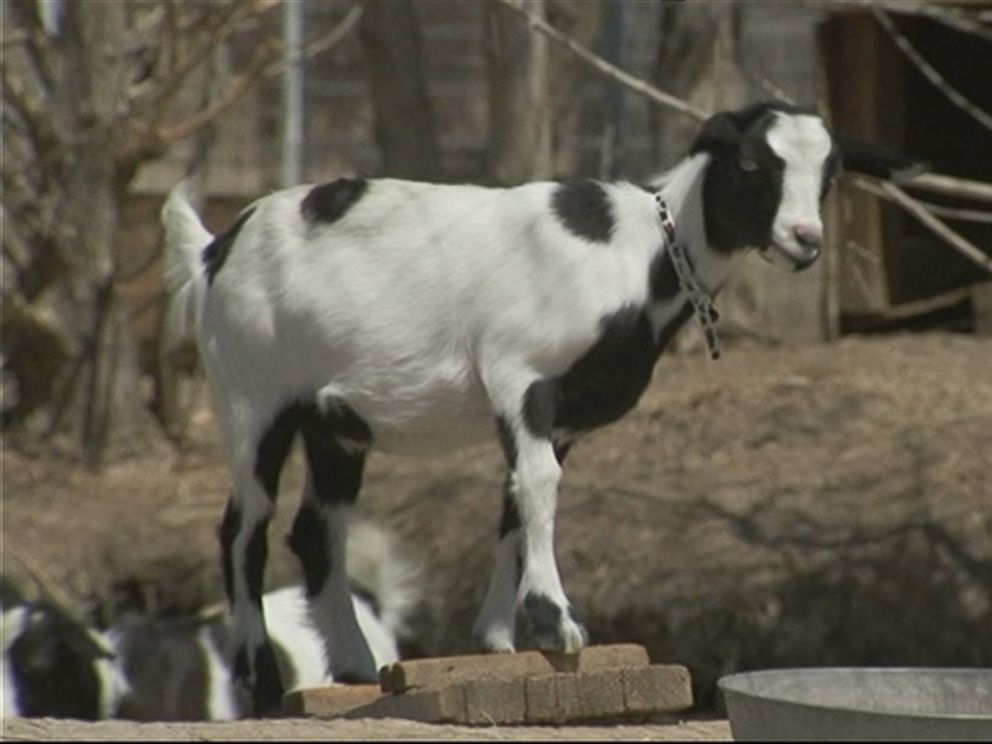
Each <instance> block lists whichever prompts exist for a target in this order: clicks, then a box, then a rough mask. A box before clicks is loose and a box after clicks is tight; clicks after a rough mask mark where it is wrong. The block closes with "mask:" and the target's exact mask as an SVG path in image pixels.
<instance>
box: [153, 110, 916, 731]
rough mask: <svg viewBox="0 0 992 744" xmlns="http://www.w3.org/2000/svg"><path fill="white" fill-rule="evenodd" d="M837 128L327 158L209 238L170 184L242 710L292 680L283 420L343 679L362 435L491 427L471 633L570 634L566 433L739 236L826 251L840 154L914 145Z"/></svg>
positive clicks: (779, 257)
mask: <svg viewBox="0 0 992 744" xmlns="http://www.w3.org/2000/svg"><path fill="white" fill-rule="evenodd" d="M842 145H843V143H842V142H840V141H838V140H837V139H835V138H834V137H832V135H831V133H830V132H829V131H828V129H827V127H826V125H825V124H824V123H823V121H822V120H821V119H820V117H818V116H816V115H815V114H813V113H812V112H810V111H806V110H803V109H798V108H794V107H787V106H782V105H775V104H758V105H754V106H751V107H748V108H746V109H743V110H740V111H735V112H724V113H721V114H717V115H715V116H713V117H711V118H710V119H709V120H707V121H706V122H705V124H704V125H703V127H702V130H701V132H700V133H699V135H698V137H697V138H696V140H695V142H694V144H693V146H692V150H691V153H690V154H689V156H688V157H686V158H685V159H684V160H683V161H682V162H680V163H679V164H678V165H677V166H676V167H675V168H674V169H673V170H671V171H670V172H668V173H667V174H665V175H664V176H663V177H662V178H660V179H659V180H658V182H657V184H656V185H655V186H656V187H655V188H642V187H640V186H637V185H634V184H632V183H627V182H614V183H605V182H599V181H594V180H580V181H573V182H565V183H553V182H540V183H528V184H524V185H521V186H516V187H512V188H483V187H480V186H473V185H439V184H428V183H417V182H411V181H403V180H395V179H389V178H383V179H374V180H373V179H364V178H340V179H338V180H336V181H333V182H330V183H325V184H321V185H316V186H314V185H304V186H298V187H294V188H289V189H286V190H282V191H277V192H275V193H272V194H270V195H268V196H265V197H263V198H261V199H259V200H257V201H256V202H254V203H253V204H251V205H250V206H248V207H247V208H246V209H245V210H244V211H243V212H241V214H240V215H239V216H238V218H237V220H236V221H235V222H234V224H233V226H232V227H231V228H230V229H228V230H227V231H226V232H224V233H222V234H220V235H218V236H216V237H215V236H213V235H212V234H210V233H209V232H208V231H207V230H206V228H205V227H204V226H203V225H202V223H201V222H200V220H199V218H198V217H197V215H196V214H195V212H194V211H193V210H192V208H191V207H190V206H189V203H188V201H187V200H186V199H185V198H184V196H183V193H182V189H181V188H177V189H175V190H174V191H173V193H172V194H171V195H170V197H169V198H168V199H167V201H166V203H165V205H164V207H163V210H162V220H163V223H164V225H165V228H166V235H167V245H168V252H169V256H170V258H169V265H170V269H169V271H170V287H171V292H172V294H173V310H172V315H173V322H174V323H179V324H182V323H192V324H193V325H194V326H195V330H196V333H197V338H198V345H199V349H200V352H201V356H202V359H203V362H204V367H205V371H206V375H207V379H208V383H209V386H210V389H211V395H212V400H213V403H214V407H215V410H216V413H217V416H218V419H219V423H220V428H221V430H222V432H223V434H224V440H225V443H226V452H227V457H228V460H229V464H230V468H231V473H232V478H233V483H234V487H233V493H232V496H231V498H230V501H229V502H228V505H227V508H226V510H225V514H224V516H223V519H222V522H221V526H220V529H219V536H220V542H221V547H222V555H223V568H224V576H225V582H226V591H227V596H228V598H229V602H230V606H231V612H232V614H233V618H234V619H233V642H234V645H233V654H234V673H235V675H236V677H237V679H238V680H239V681H240V682H242V683H244V684H245V685H246V686H247V687H248V688H249V689H250V690H251V691H252V694H253V700H254V704H255V710H256V714H259V715H261V714H264V713H266V712H267V711H270V710H273V709H275V708H277V706H278V703H279V699H280V695H281V692H282V687H281V683H280V679H279V673H278V669H277V665H276V660H275V655H274V653H273V652H272V649H271V646H270V644H269V642H268V639H267V636H266V625H265V618H264V614H263V612H262V607H261V603H260V598H261V596H262V575H263V569H264V566H265V560H266V545H267V542H266V540H267V538H266V528H267V525H268V523H269V520H270V518H271V516H272V514H273V511H274V508H275V504H276V497H277V494H278V484H279V474H280V471H281V468H282V466H283V463H284V461H285V459H286V457H287V453H288V451H289V449H290V446H291V444H292V442H293V440H294V438H295V436H296V435H297V434H300V435H301V436H302V440H303V444H304V448H305V453H306V460H307V464H308V476H307V480H306V485H305V487H304V490H303V495H302V499H301V503H300V506H299V510H298V512H297V515H296V517H295V520H294V523H293V527H292V530H291V535H290V540H289V541H290V545H291V547H292V549H293V550H294V551H295V552H296V554H297V556H298V557H299V558H300V560H301V562H302V564H303V570H304V573H305V576H306V587H307V593H308V596H309V600H310V612H311V617H312V618H313V620H314V623H315V625H316V627H317V628H318V629H319V630H320V631H321V634H322V635H323V636H324V638H325V641H326V643H327V646H328V659H329V661H330V665H331V671H332V673H333V675H334V677H335V679H346V680H354V681H362V682H368V681H374V680H375V679H376V667H375V663H374V660H373V658H372V655H371V654H370V652H369V650H368V647H367V644H366V643H365V641H364V640H363V638H362V635H361V633H360V631H359V628H358V626H357V623H356V621H355V618H354V614H353V612H352V609H351V604H350V603H349V602H347V601H345V598H346V597H347V583H346V581H345V575H346V574H345V571H346V565H345V556H344V552H343V550H342V547H341V546H342V545H343V544H344V542H343V539H344V536H345V534H346V527H345V515H346V514H347V513H348V508H349V507H350V506H351V505H352V504H353V503H354V501H355V499H356V497H357V495H358V492H359V488H360V485H361V481H362V473H363V468H364V464H365V460H366V456H367V454H368V452H369V451H370V449H371V448H372V447H373V446H374V447H375V448H377V449H379V450H381V451H385V452H393V453H412V454H421V453H428V452H432V451H438V450H444V449H445V448H449V447H453V446H458V445H462V444H466V443H473V442H477V441H479V440H480V439H484V438H487V437H491V436H495V437H497V438H498V440H499V442H500V443H501V445H502V450H503V453H504V455H505V458H506V461H507V464H508V475H507V479H506V487H505V492H504V503H503V517H502V522H501V524H500V527H499V542H498V546H497V552H496V564H495V569H494V572H493V575H492V578H491V581H490V584H489V588H488V592H487V594H486V597H485V600H484V602H483V605H482V608H481V611H480V613H479V616H478V619H477V620H476V622H475V625H474V626H473V635H474V638H475V640H476V642H477V644H478V646H480V647H481V648H482V649H483V650H488V651H512V650H514V649H515V647H516V644H515V638H514V621H515V613H516V610H517V607H518V605H520V606H522V607H523V610H524V612H525V614H526V616H527V618H528V620H529V623H530V628H531V634H532V638H533V640H534V642H535V644H536V645H537V646H538V647H539V648H544V649H556V650H560V651H564V652H574V651H577V650H578V649H579V648H580V647H582V646H583V645H585V644H586V643H587V640H588V636H587V633H586V630H585V629H584V627H583V626H582V624H581V623H580V621H579V619H578V617H577V615H576V613H575V612H574V611H573V609H572V606H571V604H570V603H569V601H568V599H567V597H566V594H565V592H564V590H563V588H562V584H561V580H560V577H559V573H558V569H557V566H556V563H555V558H554V553H553V531H554V514H555V505H556V499H557V487H558V482H559V478H560V476H561V468H562V464H563V462H564V460H565V457H566V455H567V453H568V452H569V450H570V448H571V446H572V445H573V444H574V442H575V441H576V440H577V439H579V438H580V437H581V436H582V435H584V434H586V433H587V432H590V431H592V430H594V429H597V428H599V427H601V426H604V425H606V424H609V423H611V422H613V421H615V420H617V419H618V418H619V417H620V416H622V415H623V414H624V413H625V412H627V411H628V410H630V409H631V408H632V407H633V406H634V405H635V404H636V402H637V401H638V399H639V397H640V396H641V394H642V393H643V391H644V389H645V388H646V386H647V385H648V383H649V381H650V379H651V376H652V373H653V369H654V366H655V363H656V361H657V359H658V357H659V355H660V354H661V352H662V351H663V350H664V348H665V347H666V345H667V344H668V342H669V341H670V340H671V338H672V337H673V336H674V334H675V333H676V331H678V329H679V328H680V327H681V326H682V325H683V324H684V323H685V322H686V321H687V320H688V319H689V317H690V315H691V314H692V309H693V307H698V308H699V314H700V318H701V320H703V321H704V322H705V323H706V325H707V327H708V330H709V332H710V334H709V335H710V336H715V334H714V333H713V329H712V320H713V315H712V313H710V312H709V311H710V309H711V308H710V307H709V300H710V297H711V296H712V295H713V294H715V293H716V292H717V291H718V290H719V289H720V287H721V286H723V284H724V283H725V282H726V280H727V278H728V276H729V275H730V273H731V270H732V267H733V266H734V264H735V263H736V259H737V258H738V257H740V256H742V255H743V254H744V253H746V252H747V251H746V249H748V248H755V249H757V250H758V252H759V253H760V254H761V255H762V256H763V257H764V258H766V259H767V260H769V261H771V262H772V263H774V264H776V265H778V266H781V267H783V268H786V269H789V270H800V269H802V268H805V267H806V266H808V265H810V264H811V263H812V262H813V261H814V260H815V259H816V257H817V255H818V253H819V251H820V244H821V241H822V232H823V228H822V219H821V215H820V208H821V202H822V201H823V198H824V197H825V195H826V193H827V191H828V189H829V186H830V184H831V182H832V181H833V179H834V176H835V174H836V172H837V168H838V166H839V161H840V160H841V159H845V165H846V166H847V167H848V168H850V169H852V170H861V171H863V172H868V173H871V174H874V175H882V176H887V175H889V174H890V173H891V172H892V170H893V169H894V168H897V167H898V168H902V167H905V166H907V165H909V162H908V161H907V160H906V159H905V158H901V157H899V156H895V155H894V154H891V153H886V152H883V151H880V150H879V151H873V150H871V149H870V148H866V147H859V148H853V150H852V153H853V154H852V157H851V158H850V159H846V158H845V152H843V151H842V150H843V147H842ZM662 217H664V220H663V219H662ZM663 223H664V224H663ZM673 256H680V259H679V260H673ZM680 266H682V267H683V268H687V270H688V271H689V272H690V273H691V275H689V276H685V277H683V278H682V279H681V280H680V278H679V275H678V274H677V273H676V272H677V269H678V268H679V267H680Z"/></svg>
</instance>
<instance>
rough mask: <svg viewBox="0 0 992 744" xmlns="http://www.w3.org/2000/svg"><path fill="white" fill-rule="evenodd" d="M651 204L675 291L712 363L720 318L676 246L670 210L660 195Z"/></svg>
mask: <svg viewBox="0 0 992 744" xmlns="http://www.w3.org/2000/svg"><path fill="white" fill-rule="evenodd" d="M654 200H655V202H656V203H657V205H658V219H659V220H660V221H661V229H662V231H663V232H664V234H665V242H666V243H667V244H668V255H669V256H671V258H672V267H673V268H674V269H675V276H677V277H678V280H679V287H680V288H681V289H682V291H683V292H685V293H686V294H687V295H689V303H690V304H691V305H692V312H693V314H694V315H695V316H696V320H697V321H699V325H700V327H701V328H702V330H703V337H704V338H705V339H706V346H707V348H708V349H709V353H710V359H712V360H714V361H715V360H717V359H719V358H720V354H721V349H720V339H719V337H718V336H717V333H716V322H717V320H719V319H720V315H719V313H717V311H716V308H715V307H714V306H713V298H711V297H710V295H709V293H708V292H707V291H706V290H705V289H703V288H702V286H700V284H699V282H698V281H697V280H696V276H695V274H694V273H693V271H692V262H691V261H690V260H689V255H688V253H687V252H686V246H685V244H684V243H680V242H678V240H677V238H676V233H675V218H674V217H672V213H671V210H669V208H668V205H667V204H666V203H665V200H664V199H662V198H661V194H655V195H654Z"/></svg>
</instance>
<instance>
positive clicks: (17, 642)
mask: <svg viewBox="0 0 992 744" xmlns="http://www.w3.org/2000/svg"><path fill="white" fill-rule="evenodd" d="M351 534H352V538H351V542H352V546H351V547H350V548H349V556H350V557H351V558H352V561H351V563H352V565H353V566H357V568H358V569H359V570H358V571H353V572H352V574H351V576H352V578H353V580H354V581H355V587H356V590H355V591H353V593H352V596H351V600H352V604H353V607H354V609H355V613H356V616H357V618H358V624H359V627H360V628H361V629H362V633H363V635H364V637H365V638H366V639H367V640H368V643H369V648H370V649H371V652H372V655H373V657H374V658H375V660H376V663H377V664H382V665H385V664H391V663H392V662H394V661H396V660H397V659H399V649H398V645H397V641H398V639H400V638H402V637H404V636H405V635H406V634H407V633H408V627H407V626H408V622H409V619H410V616H411V613H412V611H413V609H414V607H415V605H416V604H417V602H418V601H419V598H420V586H419V583H420V577H419V572H418V570H417V569H416V567H415V566H414V565H413V564H411V563H409V562H407V561H406V560H405V559H403V558H402V557H400V556H399V555H398V554H397V553H396V552H395V551H394V547H393V543H392V538H391V537H390V536H389V534H388V533H384V532H382V531H381V530H380V529H379V528H377V527H374V526H372V525H370V524H368V523H364V522H357V523H354V524H352V530H351ZM370 549H375V550H377V551H378V554H371V553H368V552H367V551H368V550H370ZM358 586H361V590H360V591H359V590H357V587H358ZM262 606H263V607H264V610H265V616H266V618H267V619H268V629H269V633H270V636H271V638H272V641H273V645H274V647H275V649H276V655H277V658H278V660H279V670H280V672H281V674H282V679H283V680H285V682H286V684H287V687H289V688H305V687H315V686H320V685H324V684H329V683H332V682H333V681H334V680H332V679H330V678H328V676H327V665H326V663H325V660H324V653H325V647H324V643H323V641H322V640H321V638H320V636H319V635H318V634H317V633H316V631H315V630H314V628H313V627H312V625H311V624H310V621H309V618H308V617H307V611H306V596H305V593H304V591H303V589H302V587H299V586H289V587H284V588H282V589H278V590H275V591H272V592H268V593H267V594H265V595H264V596H263V597H262ZM2 621H3V624H2V629H3V636H2V638H3V655H2V675H3V687H2V690H0V698H2V700H0V702H2V707H0V710H2V714H3V717H8V716H23V717H32V718H33V717H59V718H81V719H87V720H97V719H104V718H124V719H129V720H136V721H204V720H206V721H221V720H230V719H235V718H242V717H244V716H247V715H250V714H251V713H252V711H253V706H252V703H251V700H250V699H245V697H246V696H245V695H244V692H243V690H239V689H237V688H236V687H235V686H234V685H232V680H231V673H230V669H229V667H228V664H227V662H226V660H225V657H226V654H227V647H228V636H229V634H230V627H229V623H228V618H227V617H226V615H222V616H220V617H214V618H210V619H200V618H173V619H150V618H147V617H141V616H136V615H134V616H126V617H124V618H123V619H121V620H120V621H119V622H117V623H115V624H114V625H113V626H112V627H111V628H110V629H108V630H107V631H104V632H100V631H98V630H96V629H94V628H89V627H86V626H85V625H83V624H82V623H80V622H79V621H78V620H75V619H73V618H71V617H69V616H68V615H67V614H66V613H65V612H64V611H62V610H61V609H59V608H58V607H57V606H55V605H53V604H51V603H47V602H30V603H29V602H18V603H17V604H14V605H12V606H7V607H5V608H4V610H3V617H2Z"/></svg>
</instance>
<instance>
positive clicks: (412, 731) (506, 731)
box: [0, 718, 731, 741]
mask: <svg viewBox="0 0 992 744" xmlns="http://www.w3.org/2000/svg"><path fill="white" fill-rule="evenodd" d="M0 728H2V731H0V735H2V737H3V738H4V739H6V740H10V741H19V740H31V741H44V740H49V741H51V740H61V741H69V740H73V739H75V740H81V739H85V740H87V741H100V740H104V741H121V740H139V739H140V740H151V741H224V740H235V741H238V740H245V739H274V740H279V741H298V740H305V739H320V740H324V741H327V740H334V741H342V740H344V741H349V740H350V741H355V740H362V741H364V740H368V739H388V740H392V741H397V740H405V739H426V740H430V741H436V740H441V739H466V740H473V741H475V740H485V739H490V740H501V739H502V740H506V739H517V740H523V741H535V740H547V739H557V740H562V739H564V740H573V741H574V740H587V741H611V740H612V741H637V740H645V739H653V740H657V741H727V740H730V738H731V736H730V727H729V725H728V724H727V722H726V721H687V722H682V723H670V724H651V725H643V726H562V727H554V726H519V727H518V726H514V727H508V726H492V727H486V728H478V727H474V728H470V727H467V726H439V725H428V724H424V723H415V722H413V721H400V720H384V721H373V720H369V719H363V720H357V721H315V720H308V719H302V718H291V719H280V720H268V721H245V722H240V721H235V722H231V723H131V722H130V721H101V722H99V723H83V722H80V721H64V720H62V721H60V720H57V719H53V718H44V719H17V720H12V721H7V722H2V723H0Z"/></svg>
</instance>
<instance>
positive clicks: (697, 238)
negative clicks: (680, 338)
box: [651, 153, 736, 330]
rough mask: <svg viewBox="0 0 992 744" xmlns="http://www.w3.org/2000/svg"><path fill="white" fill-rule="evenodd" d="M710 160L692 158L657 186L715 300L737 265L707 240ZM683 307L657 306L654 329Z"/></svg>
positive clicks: (664, 302)
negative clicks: (705, 185) (706, 194)
mask: <svg viewBox="0 0 992 744" xmlns="http://www.w3.org/2000/svg"><path fill="white" fill-rule="evenodd" d="M709 160H710V158H709V155H706V154H704V153H699V154H696V155H692V156H690V157H688V158H686V159H685V160H683V161H682V162H681V163H679V164H678V165H676V166H675V167H674V168H673V169H672V170H670V171H668V172H667V173H665V174H664V175H663V176H661V178H660V179H659V181H658V184H657V185H659V186H660V188H661V196H662V198H663V199H664V200H665V203H666V204H667V205H668V208H669V210H671V213H672V216H673V217H674V219H675V235H676V240H677V241H678V242H679V243H681V244H682V245H684V246H685V249H686V254H687V255H688V257H689V261H690V262H691V264H692V270H693V274H694V275H695V278H696V281H697V282H699V284H700V285H701V286H702V287H703V288H704V289H705V290H706V291H707V292H708V293H709V294H710V296H711V297H712V296H715V295H716V294H717V293H718V292H719V291H720V289H721V288H722V287H723V285H724V284H725V283H726V281H727V279H728V278H729V277H730V273H731V271H732V269H733V266H734V263H736V262H735V260H734V257H733V256H728V255H727V254H726V253H724V252H722V251H718V250H715V249H713V248H711V247H710V245H709V243H708V241H707V239H706V226H705V219H704V213H703V177H704V176H705V174H706V168H707V166H708V165H709ZM664 250H668V247H667V246H666V247H665V248H664ZM680 295H683V298H682V299H686V298H685V297H684V295H685V292H681V291H680ZM683 304H684V302H682V301H676V302H671V299H670V298H665V299H663V300H662V301H661V302H658V303H656V305H655V307H653V308H652V312H651V316H652V319H653V321H654V325H655V328H656V329H657V330H660V329H661V328H663V327H664V326H666V325H667V324H668V322H670V320H671V319H672V318H673V317H674V316H675V315H677V314H678V312H679V311H680V310H681V308H682V306H683Z"/></svg>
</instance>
